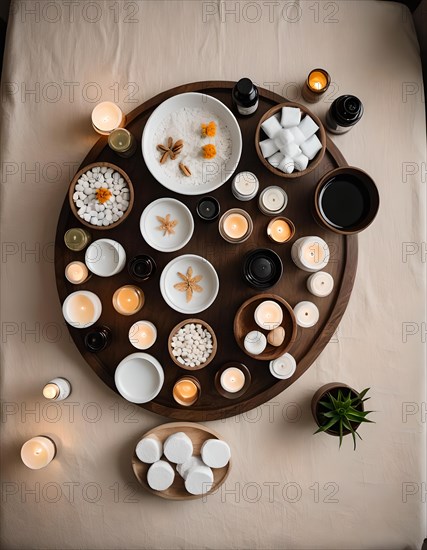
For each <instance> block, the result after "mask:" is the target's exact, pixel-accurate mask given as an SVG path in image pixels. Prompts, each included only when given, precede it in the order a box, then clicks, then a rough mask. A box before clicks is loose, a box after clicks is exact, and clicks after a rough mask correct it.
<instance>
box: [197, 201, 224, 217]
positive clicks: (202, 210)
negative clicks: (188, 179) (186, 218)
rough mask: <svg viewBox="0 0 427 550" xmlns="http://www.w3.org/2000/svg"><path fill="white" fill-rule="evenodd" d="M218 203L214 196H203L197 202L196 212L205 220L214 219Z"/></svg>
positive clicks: (218, 211) (217, 214) (218, 209)
mask: <svg viewBox="0 0 427 550" xmlns="http://www.w3.org/2000/svg"><path fill="white" fill-rule="evenodd" d="M220 210H221V208H220V205H219V202H218V201H217V200H216V198H215V197H203V198H202V199H200V201H199V202H198V203H197V208H196V212H197V214H198V215H199V217H200V218H201V219H202V220H203V221H205V222H213V221H215V220H216V219H217V218H218V216H219V213H220Z"/></svg>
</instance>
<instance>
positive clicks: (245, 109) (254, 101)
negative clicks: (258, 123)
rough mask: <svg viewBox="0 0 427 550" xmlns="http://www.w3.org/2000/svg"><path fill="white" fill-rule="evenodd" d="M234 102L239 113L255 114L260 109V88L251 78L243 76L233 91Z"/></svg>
mask: <svg viewBox="0 0 427 550" xmlns="http://www.w3.org/2000/svg"><path fill="white" fill-rule="evenodd" d="M232 97H233V104H234V106H235V107H236V109H237V111H238V113H239V115H243V116H249V115H253V114H254V113H255V111H256V110H257V109H258V104H259V93H258V88H257V87H256V86H255V84H254V83H253V82H252V80H250V79H249V78H241V79H240V80H239V81H238V82H237V84H236V85H235V86H234V88H233V91H232Z"/></svg>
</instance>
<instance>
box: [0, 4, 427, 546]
mask: <svg viewBox="0 0 427 550" xmlns="http://www.w3.org/2000/svg"><path fill="white" fill-rule="evenodd" d="M70 6H71V7H70ZM73 6H74V7H73ZM220 8H222V11H221V13H220V12H219V10H220ZM31 10H33V14H31V13H30V11H31ZM224 10H225V11H224ZM227 10H229V11H227ZM230 10H235V12H234V14H233V13H232V12H231V11H230ZM7 48H8V49H7V56H6V63H5V67H4V73H3V82H2V102H1V130H2V143H1V154H2V196H1V219H2V270H3V276H2V347H3V353H2V359H3V361H2V393H1V397H2V408H3V411H2V413H3V415H2V425H1V428H2V446H1V454H2V465H3V473H2V491H3V495H2V518H1V519H2V530H1V532H2V541H3V546H4V547H5V548H23V549H24V548H32V549H41V548H48V549H58V548H68V549H76V548H78V549H116V548H121V549H136V548H145V549H148V548H162V549H166V548H167V549H169V548H170V549H172V548H173V549H175V548H212V549H234V548H250V549H267V548H268V549H288V550H291V549H292V550H293V549H326V548H327V549H332V548H334V549H335V548H336V549H356V548H357V549H361V548H366V549H368V548H369V549H374V548H375V549H388V550H392V549H402V548H413V549H415V548H418V547H419V546H420V544H421V542H422V539H423V538H424V534H425V529H424V527H425V481H426V478H425V375H424V372H425V369H424V351H425V338H426V336H425V324H422V323H423V322H424V302H425V282H424V281H425V261H426V257H425V183H426V173H425V170H426V164H425V162H426V139H425V137H426V136H425V112H424V100H423V91H422V77H421V67H420V58H419V51H418V44H417V40H416V36H415V32H414V28H413V24H412V20H411V16H410V14H409V12H408V11H407V10H406V8H402V6H401V5H399V4H396V3H391V2H390V3H389V2H367V1H366V2H365V1H363V2H356V1H354V2H353V1H339V2H337V1H335V2H318V1H316V0H313V2H302V1H301V2H292V3H289V2H282V1H280V0H278V1H277V2H275V3H272V2H264V1H262V2H261V1H258V2H255V1H252V2H238V1H237V2H227V3H221V5H220V3H219V2H217V1H215V0H213V1H206V2H199V1H182V2H181V1H140V2H114V1H111V2H110V1H108V2H103V1H99V0H98V1H95V2H71V3H70V2H65V1H64V2H60V1H57V2H55V3H53V2H44V1H35V2H33V1H30V0H28V1H26V2H18V1H16V2H14V3H13V4H12V8H11V18H10V23H9V29H8V43H7ZM316 66H325V67H326V68H327V69H328V70H329V71H330V73H331V75H332V78H333V82H334V84H333V86H332V92H331V93H330V94H329V93H328V95H327V97H326V98H325V99H324V100H322V101H321V102H320V103H319V104H317V105H315V106H313V107H312V108H313V111H314V112H315V113H317V114H319V115H320V116H321V117H323V116H324V114H325V112H326V110H327V108H328V106H329V104H330V102H331V101H332V99H333V98H335V97H337V96H338V95H340V94H342V93H354V94H356V95H357V96H359V97H361V98H362V100H363V102H364V104H365V109H366V112H365V116H364V118H363V120H362V121H361V122H360V123H359V124H358V125H357V126H356V127H355V128H354V129H353V130H352V131H351V132H350V133H348V134H346V135H343V136H340V137H333V138H332V139H333V140H334V141H335V143H336V144H337V145H338V147H339V148H340V149H341V151H342V152H343V154H344V156H345V157H346V159H347V160H348V162H349V163H350V164H352V165H355V166H359V167H361V168H362V169H364V170H366V171H367V172H369V173H370V174H371V175H372V176H373V178H374V179H375V181H376V182H377V184H378V187H379V190H380V193H381V201H382V203H381V210H380V212H379V215H378V218H377V219H376V221H375V223H374V224H373V225H372V226H371V227H370V228H369V229H368V230H367V231H366V232H364V233H363V234H362V235H360V239H359V243H360V257H359V265H358V273H357V279H356V283H355V287H354V291H353V294H352V297H351V300H350V304H349V307H348V310H347V312H346V313H345V315H344V318H343V320H342V323H341V325H340V327H339V330H338V333H337V334H336V335H334V337H333V338H332V341H331V342H330V343H329V344H328V346H327V347H326V349H325V350H324V352H323V353H322V354H321V356H320V357H319V359H318V360H317V361H316V363H315V364H314V365H313V366H312V367H311V368H310V369H309V370H308V372H307V373H306V374H304V376H302V378H300V379H299V380H298V381H297V382H296V383H295V384H294V385H292V387H291V388H289V389H288V390H287V391H285V392H284V393H283V394H281V395H280V396H278V397H277V398H276V399H275V400H273V401H272V402H270V403H268V404H265V405H264V406H262V407H259V408H258V409H255V410H254V411H251V412H250V413H247V414H244V415H241V416H238V417H234V418H229V419H227V420H225V421H217V422H212V423H209V425H210V426H211V427H212V428H214V429H216V430H218V431H219V432H220V433H221V434H222V435H223V436H224V438H225V439H226V440H228V441H229V442H230V444H231V446H232V450H233V468H232V472H231V474H230V476H229V478H228V480H227V482H226V484H225V486H224V488H223V490H222V491H219V492H218V493H217V494H215V495H213V496H211V497H209V498H208V499H207V500H206V501H205V502H204V501H203V500H197V501H190V502H168V501H164V500H162V499H160V498H156V497H154V496H152V495H149V494H146V493H144V492H143V491H142V490H140V489H139V487H138V485H137V484H136V482H135V479H134V476H133V473H132V469H131V463H130V459H131V455H132V451H133V448H134V445H135V443H136V441H137V440H138V437H139V436H140V435H141V434H142V433H143V432H145V431H146V430H148V429H150V428H152V427H154V426H156V425H158V424H161V423H162V422H164V421H167V419H164V418H162V417H159V416H156V415H154V414H150V413H147V412H146V411H144V410H142V409H139V408H138V407H135V406H133V405H131V404H127V403H126V402H125V401H124V400H122V399H121V398H120V397H119V396H118V395H116V394H115V393H114V392H112V391H111V390H110V389H109V388H107V387H106V386H105V385H104V384H103V383H102V382H101V381H100V380H99V379H98V378H97V377H96V376H95V374H94V373H93V372H92V371H91V369H90V368H89V366H88V365H87V364H86V363H85V361H84V360H83V359H82V357H81V356H80V355H79V353H78V351H77V349H76V348H75V346H74V344H73V343H72V342H71V340H70V338H69V336H68V334H67V330H66V327H65V324H64V322H63V319H62V316H61V308H60V303H59V300H58V296H57V292H56V287H55V278H54V266H53V247H52V243H53V240H54V235H55V228H56V223H57V217H58V213H59V211H60V208H61V205H62V202H63V200H64V196H65V193H66V191H67V186H68V184H69V181H70V176H71V175H72V173H73V171H74V169H75V168H76V167H77V165H78V164H79V163H80V162H81V161H82V159H83V158H84V156H85V155H86V153H87V152H88V150H89V149H90V147H91V146H92V145H93V144H94V143H95V141H96V139H97V136H96V134H95V133H94V132H93V131H92V129H91V126H90V113H91V110H92V109H93V106H94V103H93V102H92V101H91V100H94V99H95V102H96V101H97V100H98V101H99V100H101V99H102V100H116V101H118V103H119V104H120V106H121V107H122V108H123V110H124V111H125V112H129V111H130V110H132V109H133V108H134V107H135V106H136V105H138V104H139V103H141V102H143V101H145V100H146V99H148V98H150V97H151V96H153V95H155V94H157V93H159V92H161V91H163V90H166V89H168V88H171V87H173V86H176V85H179V84H183V83H186V82H192V81H198V80H210V79H227V80H236V79H238V78H239V77H241V76H243V75H247V76H250V77H252V78H253V79H254V80H255V81H256V82H257V83H258V84H259V85H261V86H264V87H267V88H270V89H274V91H276V92H278V93H284V94H286V95H288V96H289V97H290V98H291V99H297V100H298V99H300V98H299V95H298V89H299V87H300V84H301V83H302V82H303V80H304V78H305V77H306V75H307V73H308V71H309V70H310V69H312V68H313V67H316ZM292 83H293V84H292ZM295 83H296V84H295ZM31 90H33V92H34V93H31ZM98 94H99V97H97V95H98ZM132 100H134V101H135V103H134V102H132ZM260 171H261V168H260ZM295 185H297V184H295ZM136 238H137V237H136ZM404 243H410V244H404ZM423 246H424V255H423ZM405 250H406V252H407V254H406V255H403V256H402V251H403V252H405ZM60 375H63V376H66V377H67V378H68V379H69V380H70V381H71V383H72V386H73V393H72V395H71V397H70V399H69V400H67V401H65V402H63V403H62V404H59V405H55V404H53V405H52V404H48V403H46V401H45V400H43V398H42V396H41V389H42V386H43V384H44V383H46V382H47V381H48V380H50V379H51V378H53V377H55V376H60ZM329 381H342V382H346V383H348V384H350V385H352V386H354V387H355V388H358V389H363V388H364V387H367V386H370V387H371V388H372V389H371V395H372V399H371V402H370V403H371V408H373V409H375V410H376V411H377V412H376V413H375V417H373V418H374V419H375V421H376V424H372V425H369V426H362V427H361V429H360V433H361V435H362V437H363V441H362V442H359V445H358V449H357V452H353V450H352V444H351V441H350V440H346V441H345V442H344V444H343V447H342V448H341V450H338V442H337V440H336V439H335V438H332V437H329V436H326V435H317V436H312V433H313V431H314V429H315V426H314V423H313V420H312V418H311V414H310V399H311V396H312V395H313V393H314V391H315V390H316V389H317V388H318V387H320V386H321V385H322V384H324V383H326V382H329ZM38 434H46V435H50V436H52V437H53V438H54V439H55V441H56V442H57V445H58V454H57V458H56V459H55V460H54V461H53V462H52V464H51V465H49V467H48V468H46V469H44V470H41V471H31V470H29V469H27V468H26V467H25V466H24V465H23V464H22V462H21V461H20V457H19V450H20V447H21V445H22V444H23V442H24V441H25V440H27V439H29V438H30V437H32V436H35V435H38Z"/></svg>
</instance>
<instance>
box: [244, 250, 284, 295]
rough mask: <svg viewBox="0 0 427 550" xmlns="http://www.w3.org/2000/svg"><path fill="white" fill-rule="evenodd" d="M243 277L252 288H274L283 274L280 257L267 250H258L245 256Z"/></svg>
mask: <svg viewBox="0 0 427 550" xmlns="http://www.w3.org/2000/svg"><path fill="white" fill-rule="evenodd" d="M242 269H243V276H244V278H245V280H246V281H247V282H248V283H249V284H250V285H251V286H252V287H254V288H258V289H266V288H270V287H272V286H274V285H275V284H276V283H277V282H278V281H279V280H280V278H281V276H282V274H283V264H282V260H281V259H280V257H279V256H278V255H277V254H276V253H275V252H274V251H273V250H270V249H268V248H259V249H257V250H252V251H251V252H248V254H246V256H245V258H244V261H243V268H242Z"/></svg>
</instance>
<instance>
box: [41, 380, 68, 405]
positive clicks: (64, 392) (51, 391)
mask: <svg viewBox="0 0 427 550" xmlns="http://www.w3.org/2000/svg"><path fill="white" fill-rule="evenodd" d="M70 393H71V384H70V383H69V382H68V380H66V379H65V378H54V379H53V380H51V381H50V382H48V383H47V384H46V385H45V387H44V388H43V397H45V398H46V399H51V400H52V401H63V400H64V399H67V397H68V396H69V395H70Z"/></svg>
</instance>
